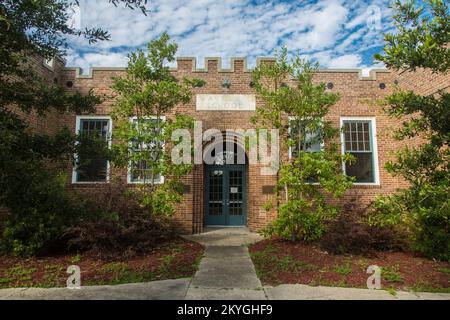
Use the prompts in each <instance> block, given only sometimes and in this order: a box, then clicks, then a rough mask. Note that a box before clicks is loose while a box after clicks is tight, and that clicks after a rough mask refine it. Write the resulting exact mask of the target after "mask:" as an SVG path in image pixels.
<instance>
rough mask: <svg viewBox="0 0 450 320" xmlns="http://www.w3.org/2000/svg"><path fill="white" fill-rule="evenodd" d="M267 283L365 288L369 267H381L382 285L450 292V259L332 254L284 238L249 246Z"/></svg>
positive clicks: (404, 254)
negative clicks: (436, 259)
mask: <svg viewBox="0 0 450 320" xmlns="http://www.w3.org/2000/svg"><path fill="white" fill-rule="evenodd" d="M250 253H251V256H252V259H253V262H254V264H255V267H256V270H257V273H258V276H259V277H260V279H261V281H262V282H263V283H264V284H266V285H278V284H295V283H299V284H308V285H323V286H341V287H359V288H366V287H367V286H366V282H367V278H368V277H369V274H367V273H366V271H367V267H368V266H370V265H376V266H379V267H381V268H382V272H381V286H382V289H390V290H416V291H438V292H450V290H449V289H450V263H447V262H438V261H433V260H429V259H426V258H423V257H420V256H418V255H415V254H413V253H407V252H373V254H371V255H370V257H362V256H343V255H331V254H328V253H327V252H324V251H321V250H320V249H319V248H318V247H316V246H314V245H311V244H305V243H301V242H296V243H293V242H289V241H285V240H281V239H272V240H263V241H261V242H258V243H256V244H254V245H252V246H251V247H250Z"/></svg>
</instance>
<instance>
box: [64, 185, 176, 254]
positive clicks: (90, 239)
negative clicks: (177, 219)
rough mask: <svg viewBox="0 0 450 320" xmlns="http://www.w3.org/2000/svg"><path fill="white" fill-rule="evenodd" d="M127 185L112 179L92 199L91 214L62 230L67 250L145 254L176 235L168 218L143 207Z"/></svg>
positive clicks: (92, 252)
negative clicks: (128, 189)
mask: <svg viewBox="0 0 450 320" xmlns="http://www.w3.org/2000/svg"><path fill="white" fill-rule="evenodd" d="M132 195H133V194H132V193H130V192H129V191H127V189H126V186H124V185H123V184H120V183H115V182H111V183H110V184H109V186H108V187H106V188H105V189H103V190H99V191H98V192H96V193H95V195H92V196H88V197H95V199H91V201H90V202H91V205H92V206H94V208H93V209H92V211H93V212H96V215H95V216H94V217H90V218H84V219H82V220H81V221H80V222H79V223H78V224H77V225H76V226H74V227H70V228H67V229H66V230H65V234H64V238H65V239H66V240H67V244H68V249H69V250H70V251H73V250H77V251H89V252H90V253H91V254H93V255H96V256H98V257H100V258H102V259H121V258H127V257H131V256H133V255H137V254H144V253H146V252H149V251H151V250H153V249H154V248H155V247H158V246H161V245H163V244H164V243H166V242H167V241H168V240H170V239H172V238H173V237H174V236H175V232H174V230H173V228H172V227H171V225H170V223H169V222H168V220H166V219H165V218H161V217H156V216H153V215H151V214H150V213H149V212H148V209H146V208H143V207H142V206H140V205H139V204H138V202H137V201H136V200H135V199H134V198H133V197H132Z"/></svg>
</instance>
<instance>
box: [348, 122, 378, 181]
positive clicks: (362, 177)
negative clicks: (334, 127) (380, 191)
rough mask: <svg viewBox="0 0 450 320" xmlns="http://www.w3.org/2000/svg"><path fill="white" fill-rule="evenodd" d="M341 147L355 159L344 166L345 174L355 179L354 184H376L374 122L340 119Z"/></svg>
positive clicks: (376, 164)
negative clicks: (341, 131) (341, 127)
mask: <svg viewBox="0 0 450 320" xmlns="http://www.w3.org/2000/svg"><path fill="white" fill-rule="evenodd" d="M342 126H343V133H342V140H343V141H342V147H343V151H344V152H345V153H349V154H351V155H353V157H354V158H355V160H354V162H353V163H351V164H348V163H347V164H345V165H344V170H345V174H347V175H348V176H352V177H355V178H356V181H355V182H356V183H378V167H377V166H378V163H377V161H378V160H377V150H376V140H375V134H374V131H375V120H374V119H372V118H370V119H368V118H343V119H342Z"/></svg>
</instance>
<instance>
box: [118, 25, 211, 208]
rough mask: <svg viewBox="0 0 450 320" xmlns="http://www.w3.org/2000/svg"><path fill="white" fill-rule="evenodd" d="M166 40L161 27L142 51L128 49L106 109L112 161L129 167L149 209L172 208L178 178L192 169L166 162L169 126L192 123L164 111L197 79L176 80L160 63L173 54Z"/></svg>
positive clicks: (178, 197) (190, 125)
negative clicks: (109, 111) (112, 141)
mask: <svg viewBox="0 0 450 320" xmlns="http://www.w3.org/2000/svg"><path fill="white" fill-rule="evenodd" d="M169 40H170V39H169V36H168V35H167V34H166V33H164V34H163V35H162V36H161V37H160V38H159V39H157V40H154V41H152V42H150V43H149V44H148V52H147V53H145V52H144V51H142V50H137V51H136V52H134V53H131V54H130V56H129V63H128V68H127V75H126V76H125V77H119V78H114V84H113V86H112V89H113V90H114V92H115V93H116V94H117V96H116V98H115V104H114V109H113V113H112V115H113V118H114V120H115V124H116V128H115V130H114V139H115V140H116V143H115V145H114V146H113V149H114V154H115V160H114V162H115V164H116V165H117V166H119V167H123V168H127V167H129V168H130V169H129V176H130V178H131V180H132V181H134V182H137V188H136V189H135V190H134V191H135V194H136V196H137V197H138V200H139V202H140V203H141V205H143V206H145V207H147V208H148V209H149V212H150V213H152V214H154V215H172V214H173V213H174V208H173V204H174V203H176V202H179V201H180V200H181V194H182V191H183V190H182V189H183V188H182V185H181V180H180V179H181V177H182V176H184V175H186V174H187V173H189V172H190V171H191V170H192V165H191V164H185V163H184V164H183V163H181V164H179V163H174V162H172V161H171V160H172V159H171V157H170V152H169V150H168V149H169V148H170V147H171V144H170V139H171V137H172V133H173V132H174V130H176V129H192V128H193V119H192V118H191V117H189V116H187V115H181V114H176V115H175V116H174V117H173V118H172V117H170V116H169V115H170V113H171V112H172V111H173V109H174V108H175V106H177V105H178V104H181V103H184V104H185V103H188V102H189V101H190V100H191V88H192V87H194V86H199V85H202V84H203V83H202V81H201V80H197V79H193V80H188V79H183V80H181V81H179V80H178V79H176V78H175V77H174V76H173V75H172V74H171V73H170V70H169V67H167V65H166V64H167V63H170V62H173V61H174V60H175V53H176V51H177V45H176V44H175V43H174V42H170V41H169ZM190 152H191V151H190ZM162 179H165V180H164V183H161V182H162Z"/></svg>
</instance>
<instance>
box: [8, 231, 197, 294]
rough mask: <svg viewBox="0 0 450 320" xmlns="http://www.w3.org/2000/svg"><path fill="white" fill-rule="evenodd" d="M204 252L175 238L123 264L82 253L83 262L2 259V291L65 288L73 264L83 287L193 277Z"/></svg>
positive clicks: (72, 257) (57, 258) (61, 258)
mask: <svg viewBox="0 0 450 320" xmlns="http://www.w3.org/2000/svg"><path fill="white" fill-rule="evenodd" d="M203 250H204V248H203V246H201V245H200V244H198V243H195V242H190V241H186V240H183V239H175V240H173V241H171V242H169V243H166V244H164V245H163V246H161V247H159V248H156V249H154V250H152V251H151V252H150V253H148V254H145V255H142V256H135V257H132V258H129V259H127V260H122V261H120V260H117V261H110V260H108V261H104V260H100V259H99V258H97V257H95V256H91V255H90V254H89V253H83V254H80V255H79V257H80V259H79V261H77V259H76V255H75V254H71V255H62V256H52V257H35V258H29V259H20V258H15V257H6V256H0V288H10V287H64V286H66V280H67V278H68V276H69V275H68V274H67V273H66V270H67V267H68V266H70V265H77V266H79V267H80V269H81V284H82V285H95V284H116V283H126V282H141V281H153V280H163V279H173V278H182V277H191V276H193V274H194V273H195V271H196V264H197V262H198V261H199V259H200V257H201V256H202V255H203ZM15 267H19V268H15ZM13 268H15V271H13V270H14V269H13ZM22 271H25V273H24V272H22Z"/></svg>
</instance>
